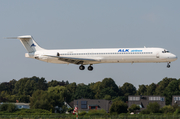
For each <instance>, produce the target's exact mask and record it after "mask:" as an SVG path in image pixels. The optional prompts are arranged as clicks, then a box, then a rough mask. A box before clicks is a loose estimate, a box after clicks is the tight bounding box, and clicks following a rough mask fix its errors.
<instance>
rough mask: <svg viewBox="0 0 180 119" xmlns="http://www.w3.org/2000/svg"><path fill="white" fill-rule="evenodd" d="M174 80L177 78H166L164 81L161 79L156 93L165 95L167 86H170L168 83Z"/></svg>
mask: <svg viewBox="0 0 180 119" xmlns="http://www.w3.org/2000/svg"><path fill="white" fill-rule="evenodd" d="M174 80H177V79H175V78H167V77H166V78H164V79H163V80H162V81H160V82H159V83H158V84H157V88H156V90H155V95H161V96H163V94H164V90H165V88H166V87H167V86H168V84H169V83H170V82H171V81H174Z"/></svg>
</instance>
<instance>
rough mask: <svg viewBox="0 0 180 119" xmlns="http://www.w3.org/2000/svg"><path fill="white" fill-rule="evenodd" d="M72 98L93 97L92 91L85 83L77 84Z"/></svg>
mask: <svg viewBox="0 0 180 119" xmlns="http://www.w3.org/2000/svg"><path fill="white" fill-rule="evenodd" d="M74 98H75V99H81V98H88V99H93V98H94V93H93V91H92V90H91V89H90V88H89V86H87V85H84V84H83V85H82V84H80V85H78V86H77V88H76V91H75V93H74Z"/></svg>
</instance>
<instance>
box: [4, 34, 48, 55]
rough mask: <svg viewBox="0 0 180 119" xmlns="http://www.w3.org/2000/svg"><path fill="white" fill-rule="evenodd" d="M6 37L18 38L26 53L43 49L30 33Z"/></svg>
mask: <svg viewBox="0 0 180 119" xmlns="http://www.w3.org/2000/svg"><path fill="white" fill-rule="evenodd" d="M7 39H19V40H20V41H21V43H22V44H23V46H24V47H25V49H26V50H27V51H28V53H33V52H36V51H39V50H44V49H43V48H41V47H40V46H39V45H38V44H37V43H36V42H35V41H34V40H33V37H32V36H30V35H25V36H18V37H8V38H7Z"/></svg>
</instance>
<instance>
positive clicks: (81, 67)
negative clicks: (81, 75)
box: [79, 64, 93, 71]
mask: <svg viewBox="0 0 180 119" xmlns="http://www.w3.org/2000/svg"><path fill="white" fill-rule="evenodd" d="M91 65H92V64H90V66H88V68H87V69H88V70H89V71H92V70H93V67H92V66H91ZM79 69H80V70H84V69H85V67H84V65H81V66H79Z"/></svg>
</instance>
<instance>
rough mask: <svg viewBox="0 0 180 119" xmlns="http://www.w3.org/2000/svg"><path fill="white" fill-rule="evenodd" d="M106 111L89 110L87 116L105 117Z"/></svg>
mask: <svg viewBox="0 0 180 119" xmlns="http://www.w3.org/2000/svg"><path fill="white" fill-rule="evenodd" d="M106 114H107V113H106V111H105V110H104V109H101V110H89V112H88V115H106Z"/></svg>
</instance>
